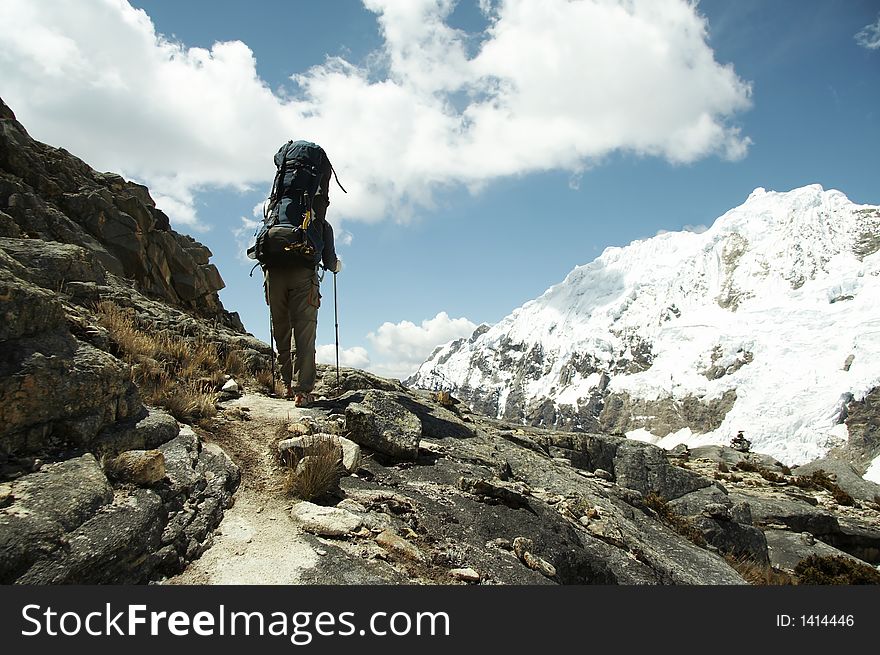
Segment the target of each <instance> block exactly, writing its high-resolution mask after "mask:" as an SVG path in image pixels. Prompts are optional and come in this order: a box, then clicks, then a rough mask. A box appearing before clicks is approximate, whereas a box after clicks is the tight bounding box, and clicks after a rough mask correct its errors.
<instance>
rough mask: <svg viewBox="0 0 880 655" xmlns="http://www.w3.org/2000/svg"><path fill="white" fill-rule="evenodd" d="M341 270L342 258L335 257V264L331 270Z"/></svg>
mask: <svg viewBox="0 0 880 655" xmlns="http://www.w3.org/2000/svg"><path fill="white" fill-rule="evenodd" d="M341 270H342V260H341V259H339V258H337V259H336V266H334V267H333V272H334V273H339V272H340V271H341Z"/></svg>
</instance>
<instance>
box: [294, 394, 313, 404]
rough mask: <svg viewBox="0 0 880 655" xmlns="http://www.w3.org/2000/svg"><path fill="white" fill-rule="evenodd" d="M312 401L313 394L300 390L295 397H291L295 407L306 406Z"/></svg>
mask: <svg viewBox="0 0 880 655" xmlns="http://www.w3.org/2000/svg"><path fill="white" fill-rule="evenodd" d="M313 402H315V396H314V395H313V394H310V393H303V392H300V393H298V394H296V397H295V398H294V399H293V403H294V405H296V406H297V407H308V406H309V405H311V404H312V403H313Z"/></svg>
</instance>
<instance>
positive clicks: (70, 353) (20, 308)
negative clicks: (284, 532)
mask: <svg viewBox="0 0 880 655" xmlns="http://www.w3.org/2000/svg"><path fill="white" fill-rule="evenodd" d="M210 256H211V253H210V251H209V250H208V249H207V248H205V247H204V246H202V245H201V244H199V243H198V242H196V241H195V240H193V239H192V238H190V237H188V236H185V235H182V234H178V233H177V232H175V231H174V230H172V229H171V228H170V225H169V223H168V218H167V217H166V216H165V215H164V214H163V213H162V212H161V211H160V210H158V209H157V208H156V206H155V203H154V202H153V200H152V198H150V195H149V192H148V191H147V189H146V188H144V187H142V186H140V185H138V184H134V183H132V182H127V181H125V180H124V179H123V178H121V177H120V176H118V175H115V174H111V173H98V172H96V171H94V170H93V169H91V168H90V167H89V166H88V165H87V164H85V163H84V162H82V161H81V160H79V159H77V158H76V157H74V156H73V155H71V154H70V153H68V152H66V151H65V150H63V149H60V148H53V147H50V146H47V145H45V144H42V143H39V142H37V141H34V140H33V139H31V137H30V136H29V135H28V134H27V132H26V131H25V129H24V127H22V125H21V124H20V123H18V121H17V120H16V119H15V116H14V114H13V113H12V111H11V110H10V109H9V108H8V107H7V106H6V105H5V104H3V102H2V100H0V489H2V493H0V499H2V500H0V582H2V583H12V582H21V583H37V584H40V583H96V582H97V583H133V582H145V581H148V580H150V579H154V578H156V577H158V576H161V575H167V574H170V573H173V572H175V571H177V570H179V569H180V568H181V567H182V566H183V565H184V564H185V562H187V561H190V560H192V559H193V558H194V557H196V556H197V555H198V554H199V553H200V552H202V550H203V549H204V548H205V547H207V545H209V543H210V533H211V531H212V530H213V529H214V527H216V525H217V524H218V523H219V521H220V519H221V517H222V514H223V509H224V507H226V506H228V505H229V503H230V502H231V497H232V492H233V491H234V489H235V487H236V485H237V483H238V479H239V472H238V469H237V467H236V466H235V465H234V464H233V463H232V462H231V461H230V460H229V459H228V458H227V457H226V455H225V454H224V453H222V452H220V451H217V450H215V449H213V448H212V447H208V446H205V445H203V444H202V443H201V440H200V439H199V438H198V437H197V436H196V435H195V434H194V433H193V432H192V431H187V430H181V428H180V426H179V425H178V422H177V421H176V420H175V419H174V418H173V417H172V416H170V415H169V414H167V413H165V412H163V411H161V410H158V409H157V408H155V407H149V406H146V405H145V404H144V401H143V398H142V395H141V393H140V391H139V389H138V386H137V385H136V384H135V382H134V378H135V376H134V375H133V368H132V366H131V365H130V363H128V362H126V361H123V360H122V359H120V355H121V352H120V345H119V344H118V343H116V342H115V341H114V339H113V338H111V335H110V334H109V333H108V330H107V329H106V328H105V327H103V326H102V323H101V320H100V319H99V317H98V315H97V307H98V305H99V303H111V304H112V305H113V306H114V307H119V308H123V309H125V310H126V311H129V312H130V313H131V316H132V317H133V318H132V320H133V321H136V322H138V324H140V325H142V326H143V330H145V331H150V332H151V333H153V334H167V335H169V339H170V338H172V337H171V335H173V339H174V340H175V341H177V342H180V343H184V344H186V343H189V342H192V341H194V340H196V339H202V340H211V342H212V343H217V344H219V347H220V348H221V349H224V350H226V351H229V350H233V349H234V350H236V351H237V352H238V353H239V357H240V359H241V360H243V361H245V362H247V361H250V365H251V368H258V367H260V366H262V362H264V361H265V354H266V352H267V351H268V347H267V346H266V345H265V344H262V343H260V342H259V341H257V340H256V339H254V338H253V337H251V336H250V335H248V334H246V333H245V332H244V329H243V327H242V325H241V321H240V320H239V319H238V316H237V315H236V314H232V313H229V312H227V311H226V310H225V309H224V308H223V306H222V304H221V303H220V300H219V297H218V295H217V291H218V290H219V289H222V288H223V281H222V280H221V279H220V275H219V273H218V272H217V269H216V267H215V266H214V265H213V264H211V263H210V261H209V259H210ZM142 362H143V365H148V364H150V362H149V360H148V359H147V358H146V357H144V358H142ZM153 363H155V362H153Z"/></svg>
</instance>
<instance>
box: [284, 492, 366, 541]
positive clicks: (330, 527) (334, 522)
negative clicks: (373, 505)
mask: <svg viewBox="0 0 880 655" xmlns="http://www.w3.org/2000/svg"><path fill="white" fill-rule="evenodd" d="M290 515H291V516H292V517H293V518H294V520H296V521H297V522H299V523H300V524H301V525H302V528H303V530H305V531H306V532H311V533H312V534H316V535H319V536H322V537H344V536H346V535H348V534H351V533H353V532H357V531H358V530H360V528H361V526H362V525H363V524H364V521H363V519H361V518H360V517H359V516H357V515H355V514H352V513H351V512H347V511H346V510H344V509H337V508H336V507H323V506H321V505H315V504H314V503H310V502H307V501H303V502H301V503H297V504H296V505H294V507H293V509H292V510H291V511H290Z"/></svg>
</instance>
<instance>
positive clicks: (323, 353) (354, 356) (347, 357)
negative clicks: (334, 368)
mask: <svg viewBox="0 0 880 655" xmlns="http://www.w3.org/2000/svg"><path fill="white" fill-rule="evenodd" d="M315 359H316V361H318V362H321V363H322V364H336V346H335V345H334V344H330V345H324V346H318V347H317V348H315ZM339 365H340V366H350V367H352V368H361V369H365V368H367V367H368V366H369V365H370V354H369V353H368V352H367V350H366V348H361V347H360V346H354V347H353V348H343V349H341V350H340V351H339Z"/></svg>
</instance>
